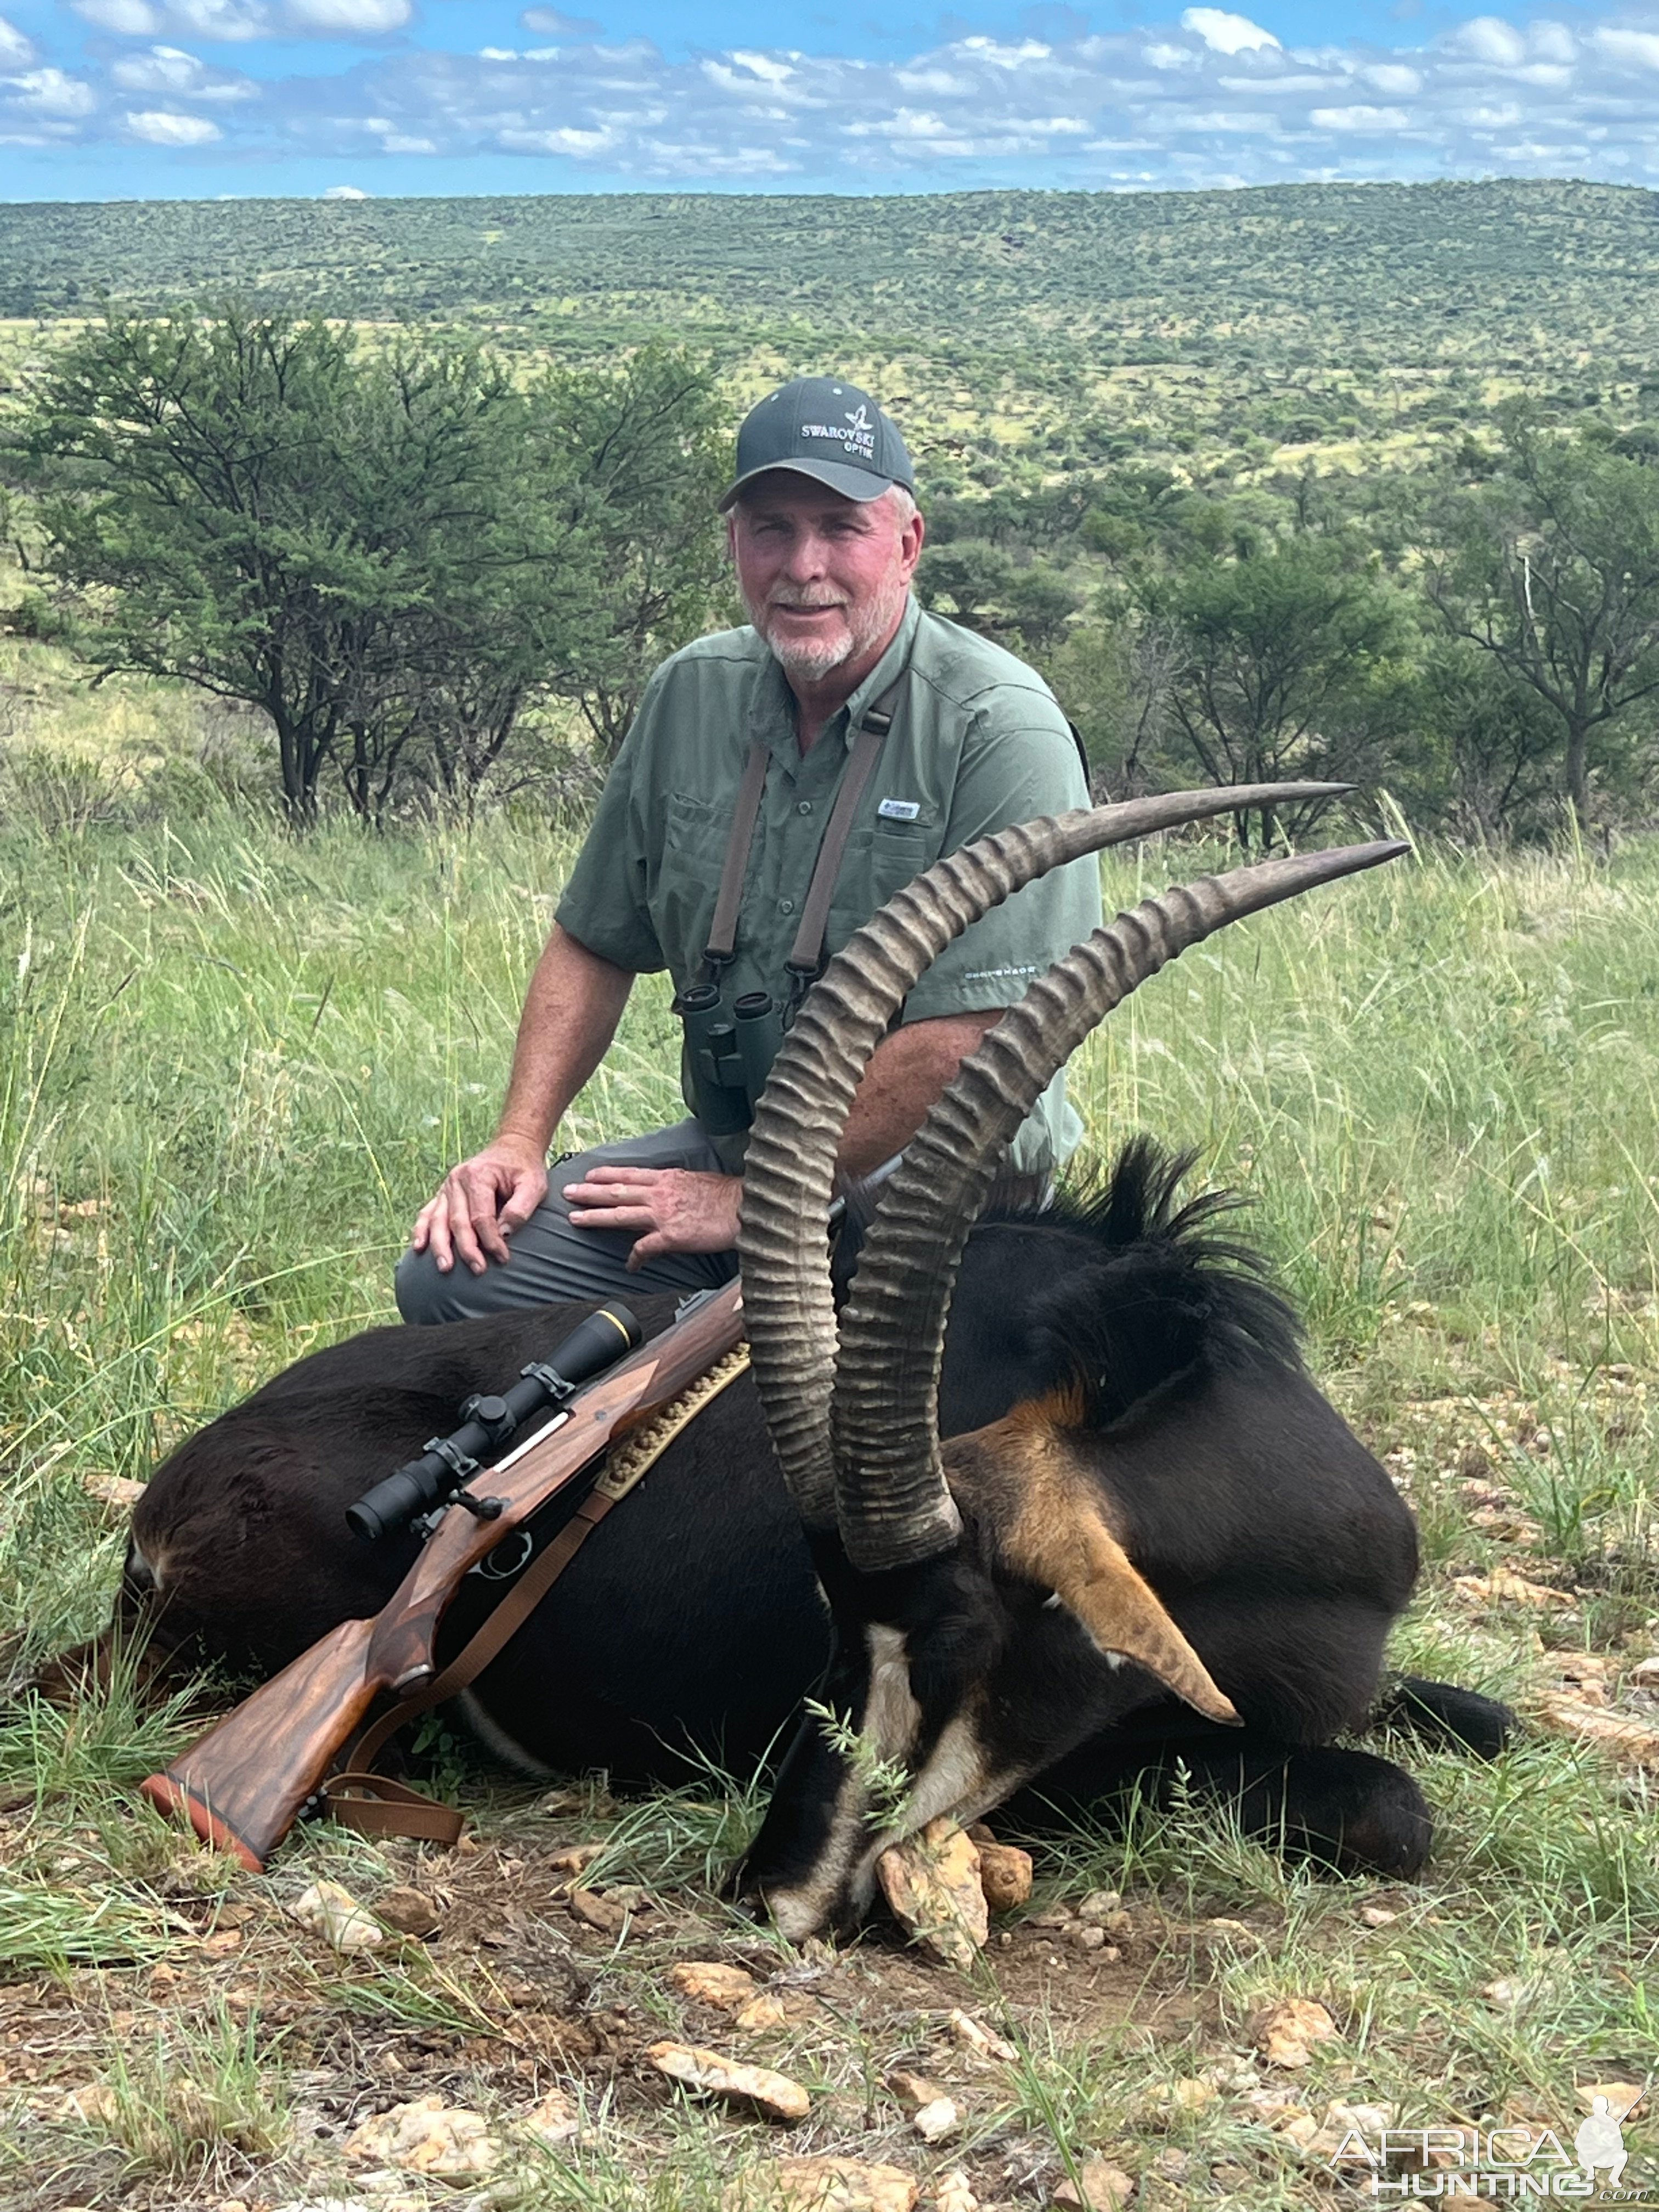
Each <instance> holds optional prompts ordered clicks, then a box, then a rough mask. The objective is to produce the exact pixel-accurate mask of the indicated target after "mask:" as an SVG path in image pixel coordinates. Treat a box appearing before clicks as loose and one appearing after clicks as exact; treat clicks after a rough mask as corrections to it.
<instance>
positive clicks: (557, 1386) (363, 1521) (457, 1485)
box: [345, 1306, 645, 1544]
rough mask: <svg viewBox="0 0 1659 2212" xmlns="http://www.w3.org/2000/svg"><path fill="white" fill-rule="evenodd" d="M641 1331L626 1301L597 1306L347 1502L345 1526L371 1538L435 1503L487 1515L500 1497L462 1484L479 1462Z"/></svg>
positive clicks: (630, 1345)
mask: <svg viewBox="0 0 1659 2212" xmlns="http://www.w3.org/2000/svg"><path fill="white" fill-rule="evenodd" d="M644 1336H645V1331H644V1330H643V1329H642V1328H641V1327H640V1325H639V1323H638V1322H637V1321H635V1318H634V1316H633V1315H632V1314H631V1313H629V1310H628V1309H627V1307H626V1306H601V1307H600V1308H599V1311H598V1312H597V1313H592V1314H589V1316H587V1319H586V1321H585V1322H580V1323H579V1324H578V1326H577V1327H576V1328H574V1329H573V1330H572V1331H571V1333H570V1334H569V1335H568V1336H567V1337H566V1338H565V1339H564V1340H563V1342H562V1343H561V1344H559V1345H557V1346H555V1348H554V1352H553V1356H552V1358H550V1359H546V1360H538V1361H532V1363H531V1364H530V1365H529V1366H528V1367H526V1368H524V1369H522V1370H520V1373H521V1378H522V1379H521V1380H520V1381H519V1382H517V1383H514V1384H513V1387H512V1389H510V1390H504V1391H502V1392H501V1395H500V1396H499V1397H476V1398H469V1399H468V1400H467V1401H466V1403H465V1405H464V1406H463V1407H461V1421H462V1425H461V1426H460V1427H459V1429H457V1430H455V1431H453V1434H452V1435H449V1436H447V1437H432V1438H431V1440H430V1441H429V1442H428V1444H427V1446H426V1448H425V1449H424V1450H423V1451H422V1455H421V1456H420V1458H419V1459H411V1460H410V1461H408V1462H405V1464H404V1466H402V1467H400V1468H398V1470H397V1472H396V1474H389V1475H387V1476H386V1480H385V1481H384V1482H377V1483H376V1484H375V1486H374V1488H373V1490H366V1491H365V1492H363V1494H362V1497H361V1498H359V1499H358V1500H357V1502H356V1504H355V1505H348V1506H347V1508H346V1516H345V1517H346V1526H347V1528H349V1529H350V1531H351V1533H352V1534H353V1535H354V1536H360V1537H361V1538H362V1541H364V1543H366V1544H372V1543H374V1542H375V1541H378V1540H379V1539H380V1537H382V1536H389V1535H391V1534H393V1533H394V1532H395V1531H396V1530H398V1529H399V1528H407V1527H408V1525H409V1523H410V1522H411V1521H412V1520H413V1519H414V1518H415V1516H416V1514H420V1513H429V1512H430V1511H431V1510H433V1508H434V1507H435V1506H438V1505H445V1504H455V1505H462V1506H465V1508H466V1510H467V1511H468V1512H470V1513H476V1514H477V1516H478V1518H479V1519H480V1520H483V1521H493V1520H494V1519H495V1516H496V1515H497V1514H498V1513H499V1512H500V1511H501V1500H500V1499H499V1498H475V1497H474V1496H473V1495H472V1494H471V1492H470V1491H468V1490H467V1488H466V1487H465V1486H466V1484H467V1483H468V1482H469V1481H470V1480H471V1478H472V1476H474V1475H475V1474H477V1472H478V1469H479V1467H480V1466H481V1465H482V1464H483V1457H484V1455H486V1454H488V1455H492V1456H493V1455H495V1454H496V1453H498V1452H499V1451H500V1449H501V1446H502V1445H503V1444H506V1443H509V1442H510V1441H511V1440H512V1438H513V1437H514V1436H515V1435H516V1434H517V1432H518V1431H519V1430H520V1429H521V1428H522V1427H523V1426H524V1425H525V1423H526V1421H529V1420H532V1419H534V1418H535V1416H536V1415H537V1414H538V1413H542V1412H544V1410H545V1409H546V1408H547V1407H550V1406H561V1405H562V1404H563V1403H564V1401H565V1400H566V1399H567V1398H571V1397H574V1395H575V1394H576V1392H577V1391H578V1390H579V1389H580V1388H581V1386H582V1384H583V1383H591V1382H592V1379H593V1377H594V1376H596V1375H600V1374H603V1373H604V1371H605V1369H606V1368H607V1367H610V1366H611V1365H613V1364H615V1363H616V1361H617V1360H618V1359H620V1358H622V1356H623V1352H631V1351H632V1350H633V1349H634V1347H635V1345H636V1344H639V1343H641V1341H642V1340H643V1339H644Z"/></svg>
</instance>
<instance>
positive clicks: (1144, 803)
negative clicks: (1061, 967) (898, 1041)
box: [738, 783, 1353, 1528]
mask: <svg viewBox="0 0 1659 2212" xmlns="http://www.w3.org/2000/svg"><path fill="white" fill-rule="evenodd" d="M1352 788H1353V787H1352V784H1345V783H1262V784H1241V785H1236V786H1233V787H1228V788H1224V789H1218V790H1213V791H1176V792H1170V793H1166V794H1165V795H1164V796H1163V797H1160V798H1157V799H1131V800H1129V801H1127V803H1126V804H1124V805H1119V806H1100V807H1079V808H1078V809H1077V810H1076V811H1073V812H1072V813H1070V814H1057V815H1051V816H1046V817H1043V818H1042V820H1040V821H1036V822H1027V823H1021V824H1020V825H1018V827H1016V828H1013V829H1000V830H998V831H996V832H995V833H994V835H993V836H989V837H981V839H979V840H978V842H976V843H975V844H972V845H964V846H963V847H962V848H960V850H959V851H957V852H955V853H952V854H949V855H948V856H947V857H946V858H945V860H939V861H938V862H936V863H935V865H934V866H933V867H931V868H929V869H928V870H927V872H926V874H924V875H921V876H918V877H917V878H916V879H915V882H914V883H912V884H906V886H905V888H904V889H903V890H902V891H899V892H896V894H895V896H893V897H892V898H890V900H889V901H888V902H887V904H886V905H885V906H884V907H883V908H882V909H881V911H880V913H879V914H878V915H875V917H874V918H873V919H872V921H867V922H866V924H865V926H864V927H863V928H862V929H860V930H859V931H857V932H856V933H854V935H853V936H852V937H850V938H849V939H848V941H847V943H846V945H844V946H843V947H842V950H841V951H839V952H838V953H837V954H836V957H835V958H834V959H833V960H832V961H831V962H830V963H829V966H828V967H827V968H826V969H824V972H823V975H822V976H821V977H820V978H819V979H818V981H817V983H816V984H815V985H814V987H813V988H812V991H811V994H810V995H809V997H808V998H807V1000H806V1002H805V1006H803V1007H802V1008H801V1011H800V1013H799V1017H798V1018H797V1020H796V1022H795V1024H794V1027H793V1029H792V1030H790V1032H789V1035H788V1036H787V1039H786V1040H785V1042H784V1046H783V1049H782V1051H781V1053H780V1054H778V1057H777V1059H776V1060H775V1061H774V1063H773V1066H772V1073H771V1076H770V1079H769V1081H768V1083H767V1086H766V1089H765V1091H763V1094H762V1096H761V1100H760V1104H759V1108H758V1110H757V1113H756V1115H755V1126H754V1129H753V1131H752V1133H751V1134H750V1141H749V1150H748V1153H747V1156H746V1158H745V1159H744V1177H743V1229H742V1232H741V1234H740V1237H739V1239H738V1249H739V1254H740V1257H741V1261H742V1267H743V1296H744V1315H745V1316H746V1320H747V1325H748V1331H749V1345H750V1354H751V1357H752V1360H753V1364H754V1373H755V1381H756V1383H757V1386H758V1388H759V1390H760V1395H761V1403H762V1405H763V1407H764V1408H765V1412H766V1423H767V1426H768V1428H769V1431H771V1437H772V1444H773V1449H775V1451H776V1453H777V1455H778V1461H779V1464H780V1465H781V1468H782V1469H783V1476H784V1480H785V1481H786V1482H787V1484H788V1486H789V1492H790V1495H791V1497H792V1498H793V1499H794V1502H795V1506H796V1510H798V1511H799V1514H800V1516H801V1518H802V1520H803V1521H804V1522H805V1524H806V1526H807V1528H833V1527H834V1525H835V1520H836V1480H835V1463H834V1461H833V1458H832V1456H831V1453H830V1444H829V1397H830V1390H831V1387H832V1384H833V1382H834V1378H835V1360H836V1311H835V1302H834V1299H833V1298H832V1297H831V1295H830V1288H829V1265H828V1260H827V1255H826V1253H825V1249H824V1234H825V1219H826V1216H827V1214H828V1212H829V1202H830V1198H831V1195H832V1188H833V1184H834V1180H835V1166H836V1152H837V1150H838V1148H839V1146H840V1143H841V1133H842V1127H843V1126H844V1125H845V1123H846V1120H847V1115H848V1109H849V1108H850V1107H851V1105H852V1103H853V1094H854V1091H856V1090H857V1088H858V1084H859V1079H860V1076H861V1075H862V1074H863V1073H864V1069H865V1065H866V1062H867V1060H869V1058H870V1055H871V1054H872V1052H873V1051H874V1050H875V1048H876V1047H877V1045H878V1044H879V1042H881V1040H882V1038H883V1036H884V1035H885V1034H886V1030H887V1026H888V1024H889V1023H890V1021H891V1019H892V1018H893V1016H894V1015H895V1014H896V1012H898V1010H899V1008H900V1007H901V1006H902V1005H903V1003H904V1000H905V997H906V994H908V992H909V991H910V990H911V988H912V987H914V985H915V981H916V979H917V978H918V976H920V975H921V973H922V972H923V970H924V969H926V968H927V966H928V964H929V963H930V962H931V961H933V960H935V959H937V957H939V954H940V953H941V952H942V951H944V950H945V946H946V945H949V944H950V943H951V939H953V938H957V937H959V936H960V935H961V934H962V933H963V930H964V929H966V928H967V927H969V924H970V923H971V922H975V921H978V920H979V918H980V916H981V915H982V914H986V913H988V912H989V910H990V908H992V907H994V906H997V905H1000V903H1001V902H1002V901H1003V900H1004V899H1006V898H1007V897H1008V896H1010V895H1011V893H1012V892H1014V891H1017V890H1020V889H1021V888H1022V886H1023V885H1024V884H1028V883H1031V882H1034V881H1035V880H1036V878H1037V877H1039V876H1042V875H1046V874H1047V873H1048V871H1049V869H1050V868H1054V867H1058V866H1060V865H1061V864H1062V863H1063V862H1065V861H1066V860H1078V859H1080V858H1081V857H1082V855H1083V854H1085V853H1097V852H1100V851H1103V849H1104V848H1106V847H1107V846H1109V845H1121V844H1127V842H1129V841H1130V840H1131V839H1133V838H1135V837H1146V836H1151V834H1152V832H1153V831H1154V830H1158V829H1178V828H1180V827H1181V826H1182V824H1183V823H1188V822H1201V821H1205V820H1206V819H1208V818H1209V817H1212V816H1213V815H1217V814H1234V813H1237V812H1240V811H1243V809H1245V808H1247V807H1259V806H1272V805H1297V804H1300V803H1303V802H1305V801H1308V800H1311V799H1340V798H1341V797H1342V796H1343V795H1344V794H1345V793H1347V792H1349V791H1351V790H1352Z"/></svg>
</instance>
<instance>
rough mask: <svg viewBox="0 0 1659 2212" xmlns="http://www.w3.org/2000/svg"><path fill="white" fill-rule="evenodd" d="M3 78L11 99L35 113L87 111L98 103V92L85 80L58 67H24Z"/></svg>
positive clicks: (90, 110) (84, 113)
mask: <svg viewBox="0 0 1659 2212" xmlns="http://www.w3.org/2000/svg"><path fill="white" fill-rule="evenodd" d="M3 82H4V84H5V88H6V91H7V93H8V94H9V96H10V98H11V99H12V100H13V101H14V102H15V104H16V105H17V106H19V107H23V108H27V109H29V110H31V111H32V112H33V113H34V114H36V115H61V116H66V117H67V116H76V115H90V114H91V112H92V111H93V109H94V107H96V106H97V105H98V95H97V94H96V93H95V92H94V90H93V88H92V87H91V86H90V85H89V84H87V83H85V82H83V81H82V79H81V78H80V77H78V76H67V75H66V74H65V73H64V70H60V69H37V70H26V71H25V72H24V74H23V75H22V76H9V77H7V78H5V79H4V80H3Z"/></svg>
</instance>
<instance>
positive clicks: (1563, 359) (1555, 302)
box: [0, 181, 1659, 369]
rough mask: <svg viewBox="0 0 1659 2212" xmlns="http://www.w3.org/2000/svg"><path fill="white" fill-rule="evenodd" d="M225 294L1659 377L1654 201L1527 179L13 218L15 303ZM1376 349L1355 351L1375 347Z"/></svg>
mask: <svg viewBox="0 0 1659 2212" xmlns="http://www.w3.org/2000/svg"><path fill="white" fill-rule="evenodd" d="M228 289H235V290H239V291H242V292H245V293H250V294H254V295H258V296H260V297H263V298H265V299H268V300H276V299H280V300H283V301H289V302H301V303H305V304H307V305H310V304H314V305H317V306H319V307H325V308H326V309H328V310H330V311H331V312H335V313H347V314H351V315H355V316H382V315H386V314H388V313H390V314H392V315H407V316H410V317H412V318H416V319H420V320H422V321H429V320H431V319H449V318H460V319H472V318H477V319H482V320H484V321H487V322H491V323H495V324H496V325H507V326H509V327H510V328H512V329H513V330H515V331H524V332H525V334H526V336H532V337H534V339H535V340H536V341H537V342H538V343H544V344H545V343H554V344H557V343H560V340H561V337H562V338H563V339H564V342H565V343H572V342H573V341H574V345H575V347H576V349H581V350H586V349H587V348H588V347H590V346H592V345H595V344H599V343H611V342H614V341H615V340H616V339H617V338H618V337H623V338H625V337H631V336H635V335H638V334H640V333H642V332H644V331H660V330H671V331H676V332H680V333H685V334H687V335H693V336H701V337H703V338H704V339H706V340H708V341H713V342H714V343H728V344H732V345H736V346H738V347H741V348H742V349H744V350H745V351H746V350H748V349H750V348H752V347H754V346H755V345H757V344H759V343H768V342H772V343H781V344H783V345H784V346H785V347H786V348H787V346H788V345H789V343H790V342H791V341H792V339H793V338H795V337H798V336H799V332H800V331H802V330H803V329H804V328H805V329H810V330H811V332H812V333H813V335H814V337H816V338H818V339H823V338H826V337H830V338H839V337H844V338H846V339H849V340H853V341H855V342H856V343H859V344H860V347H861V348H862V349H864V350H865V351H866V352H867V353H875V354H881V355H888V354H892V353H894V352H902V351H904V350H907V349H915V348H918V347H920V348H921V349H924V350H925V351H927V352H928V353H929V354H931V355H933V356H936V357H939V358H945V359H949V358H950V357H951V356H965V355H967V354H970V353H973V352H975V351H979V350H981V349H991V350H994V351H996V352H999V353H1003V354H1011V355H1023V356H1048V357H1049V358H1050V359H1051V360H1052V359H1054V358H1060V359H1064V358H1065V357H1066V356H1073V357H1075V356H1079V355H1083V356H1087V357H1088V358H1089V359H1090V361H1091V365H1093V366H1097V367H1098V366H1101V365H1104V364H1106V363H1109V362H1112V361H1160V360H1170V359H1178V360H1183V361H1188V362H1198V363H1208V362H1213V361H1215V360H1216V359H1217V358H1218V356H1228V357H1230V358H1231V359H1232V360H1233V361H1235V362H1248V361H1255V362H1269V361H1271V362H1277V363H1281V364H1282V363H1285V362H1292V363H1293V362H1295V361H1296V360H1297V357H1298V356H1297V349H1310V350H1307V351H1305V352H1304V353H1303V354H1302V355H1301V356H1300V357H1301V358H1303V359H1305V360H1310V361H1312V360H1317V361H1319V362H1322V363H1327V364H1328V363H1330V362H1333V361H1334V360H1337V359H1343V360H1349V361H1352V359H1353V357H1354V356H1356V355H1364V354H1369V355H1371V356H1376V357H1377V358H1378V359H1379V360H1386V361H1388V362H1392V363H1395V364H1396V365H1400V366H1402V367H1408V366H1421V367H1427V366H1429V365H1431V364H1435V363H1441V364H1447V365H1449V364H1452V363H1455V362H1467V363H1474V362H1482V363H1484V364H1486V365H1489V366H1492V367H1494V368H1514V369H1520V368H1538V367H1540V366H1541V365H1543V364H1544V363H1545V362H1548V363H1549V364H1550V365H1552V366H1566V365H1568V364H1570V363H1572V362H1582V361H1584V360H1586V359H1589V358H1600V359H1606V360H1608V361H1615V362H1616V361H1619V360H1623V361H1625V362H1630V363H1632V364H1641V365H1645V364H1646V363H1647V362H1650V360H1651V359H1652V357H1653V354H1654V350H1655V347H1654V341H1655V337H1656V334H1659V195H1656V194H1654V193H1652V192H1649V191H1637V190H1630V189H1621V188H1617V187H1613V186H1607V185H1583V184H1565V183H1534V182H1527V181H1508V182H1499V183H1494V184H1483V185H1468V184H1443V185H1288V186H1285V187H1281V188H1274V189H1270V190H1263V191H1227V192H1222V191H1212V192H1184V193H1157V194H1145V195H1140V194H1136V195H1126V194H1108V193H1083V192H961V193H947V194H942V195H939V196H934V197H915V198H908V197H907V198H881V199H853V198H832V197H812V198H805V197H803V198H792V197H770V196H769V197H727V196H725V195H665V194H664V195H659V194H639V195H628V196H616V197H548V198H510V199H447V200H445V199H430V200H414V199H411V200H363V201H346V202H337V201H329V202H325V201H319V200H242V201H233V202H206V203H194V204H192V203H184V204H179V203H175V202H167V203H155V202H152V203H143V202H137V203H130V204H118V205H106V206H95V205H92V206H85V205H35V206H8V207H3V208H0V313H4V314H6V315H8V316H14V317H15V316H35V315H39V316H46V317H55V316H58V315H61V314H63V313H65V312H69V313H76V312H81V313H84V312H85V311H86V310H87V309H88V307H90V306H91V305H93V304H94V302H95V301H96V300H97V298H98V297H99V296H100V294H102V293H103V292H105V291H106V290H107V291H109V292H111V293H112V294H114V295H118V297H120V298H122V299H124V300H130V301H135V302H139V303H143V304H144V305H157V304H160V303H161V302H163V301H167V300H169V299H176V298H179V297H189V296H195V297H197V298H206V297H210V296H212V295H216V294H220V293H222V292H224V291H226V290H228ZM1358 365H1361V366H1363V365H1364V364H1363V363H1360V364H1358Z"/></svg>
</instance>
